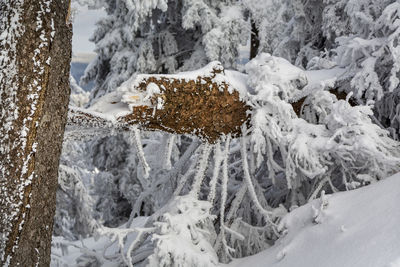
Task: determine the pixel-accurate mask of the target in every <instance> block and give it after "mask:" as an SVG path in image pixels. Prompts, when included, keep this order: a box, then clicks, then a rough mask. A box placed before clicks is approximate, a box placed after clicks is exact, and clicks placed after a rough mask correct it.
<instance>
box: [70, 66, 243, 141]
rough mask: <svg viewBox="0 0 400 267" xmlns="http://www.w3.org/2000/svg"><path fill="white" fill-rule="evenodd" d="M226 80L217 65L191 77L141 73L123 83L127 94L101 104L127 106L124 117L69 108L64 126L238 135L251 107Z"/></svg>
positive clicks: (212, 136)
mask: <svg viewBox="0 0 400 267" xmlns="http://www.w3.org/2000/svg"><path fill="white" fill-rule="evenodd" d="M225 78H226V77H225V74H224V69H223V68H222V66H221V65H220V64H216V65H214V66H213V68H211V70H210V71H208V72H206V73H202V75H198V76H192V77H182V76H179V75H140V76H139V77H136V79H135V81H133V82H128V85H126V86H129V87H130V88H129V89H130V91H128V92H126V93H124V94H123V95H121V96H120V97H119V98H117V99H113V98H110V100H109V101H108V103H102V104H101V105H103V106H107V105H111V106H112V105H116V106H119V105H121V104H123V105H126V107H128V106H129V107H130V109H129V112H128V113H127V114H124V115H122V116H116V117H115V121H114V122H112V119H110V118H109V117H107V116H104V115H103V114H100V113H95V112H91V111H88V110H83V109H74V108H71V109H70V113H69V120H68V124H69V125H71V126H73V125H80V126H83V127H94V128H101V127H110V128H119V129H126V130H127V129H129V127H131V126H135V125H138V126H139V127H141V128H143V129H146V130H161V131H165V132H170V133H177V134H192V135H197V136H199V137H201V138H203V139H205V140H207V141H208V142H211V143H213V142H215V141H216V140H217V139H218V138H220V137H221V136H222V135H227V134H231V135H232V136H239V135H240V134H241V126H242V125H243V124H244V123H246V122H248V119H249V115H248V112H247V111H248V110H250V107H249V106H248V105H247V104H246V102H245V101H244V100H243V99H241V96H240V94H239V92H238V91H237V90H236V89H235V88H233V87H232V86H231V85H230V84H229V83H228V81H227V79H225ZM101 105H100V106H101ZM111 109H112V108H111ZM105 115H107V114H105Z"/></svg>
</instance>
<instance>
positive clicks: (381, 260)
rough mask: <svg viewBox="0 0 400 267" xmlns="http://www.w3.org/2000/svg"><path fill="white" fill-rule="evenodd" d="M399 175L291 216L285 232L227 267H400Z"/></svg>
mask: <svg viewBox="0 0 400 267" xmlns="http://www.w3.org/2000/svg"><path fill="white" fill-rule="evenodd" d="M399 203H400V173H398V174H396V175H394V176H392V177H389V178H387V179H385V180H382V181H379V182H377V183H375V184H373V185H369V186H366V187H363V188H360V189H357V190H354V191H348V192H340V193H336V194H334V195H328V196H325V198H323V201H321V199H318V200H315V201H313V202H311V203H308V204H307V205H305V206H302V207H300V208H297V209H295V210H293V211H292V212H290V213H289V214H288V215H287V216H286V217H285V219H284V221H283V223H284V224H285V226H286V228H287V234H286V235H285V236H284V237H282V238H281V239H280V240H278V241H277V243H276V244H275V245H274V246H273V247H271V248H269V249H267V250H265V251H263V252H261V253H259V254H257V255H254V256H251V257H247V258H243V259H240V260H235V261H233V262H232V263H231V264H229V265H228V266H229V267H241V266H251V267H266V266H268V267H278V266H279V267H286V266H287V267H330V266H332V267H345V266H349V267H399V266H400V223H399V222H400V207H399Z"/></svg>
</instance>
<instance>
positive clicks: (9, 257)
mask: <svg viewBox="0 0 400 267" xmlns="http://www.w3.org/2000/svg"><path fill="white" fill-rule="evenodd" d="M69 4H70V3H69V1H68V0H58V1H52V0H47V1H44V0H41V1H37V0H35V1H29V0H4V1H1V3H0V109H1V112H0V265H2V266H17V265H18V266H48V265H49V264H50V248H51V237H52V229H53V217H54V211H55V205H56V189H57V172H58V164H59V156H60V153H61V144H62V139H63V132H64V126H65V122H66V117H67V110H68V109H67V107H68V101H69V91H70V89H69V62H70V58H71V26H70V23H69V21H68V20H69V19H68V16H67V13H68V7H69Z"/></svg>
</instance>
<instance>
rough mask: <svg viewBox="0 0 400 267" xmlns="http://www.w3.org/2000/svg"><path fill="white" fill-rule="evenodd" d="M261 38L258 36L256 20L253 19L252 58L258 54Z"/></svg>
mask: <svg viewBox="0 0 400 267" xmlns="http://www.w3.org/2000/svg"><path fill="white" fill-rule="evenodd" d="M259 46H260V39H259V37H258V28H257V25H256V23H255V21H254V20H251V38H250V60H252V59H253V58H255V57H256V56H257V54H258V48H259Z"/></svg>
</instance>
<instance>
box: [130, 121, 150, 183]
mask: <svg viewBox="0 0 400 267" xmlns="http://www.w3.org/2000/svg"><path fill="white" fill-rule="evenodd" d="M131 131H132V133H131V134H132V135H133V136H132V137H131V138H132V139H133V143H134V144H135V147H136V151H137V154H138V158H139V161H140V164H141V165H142V168H143V177H144V178H145V179H147V178H149V174H150V170H151V169H150V166H149V164H148V163H147V161H146V157H145V155H144V152H143V146H142V138H141V136H140V130H139V128H138V127H132V128H131Z"/></svg>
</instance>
